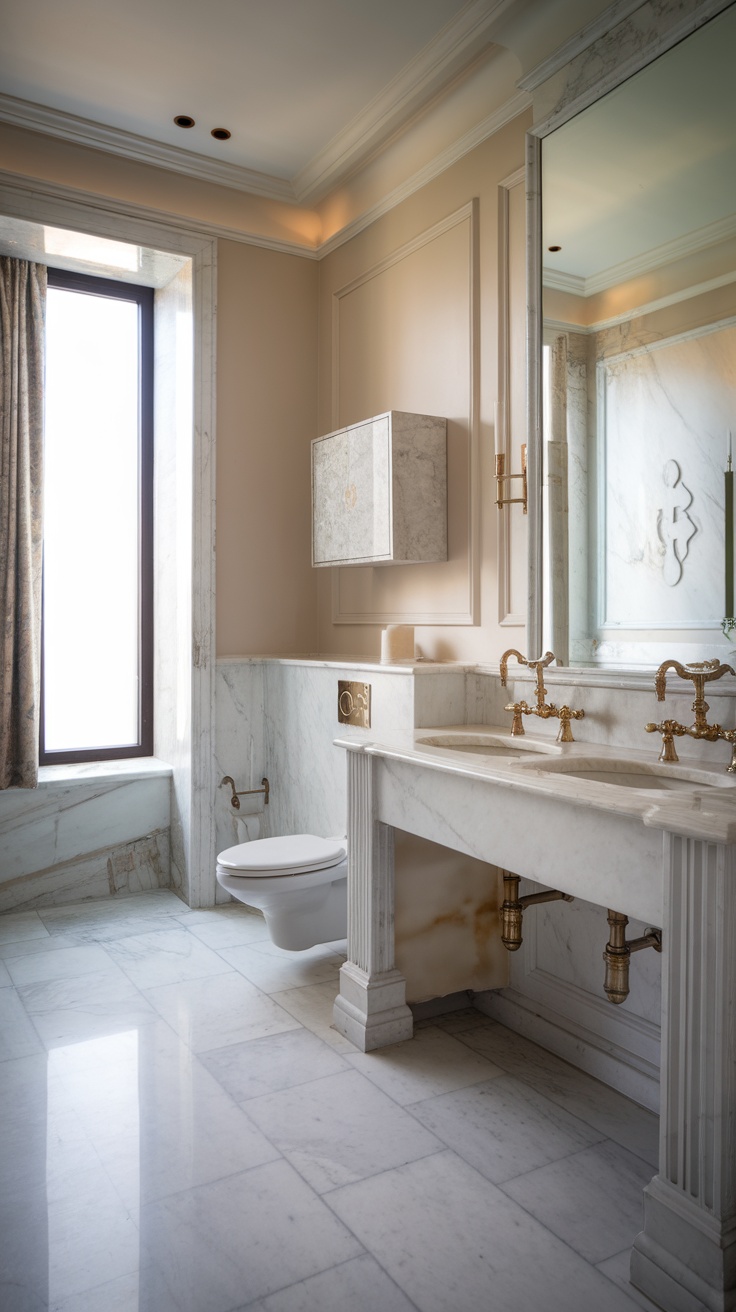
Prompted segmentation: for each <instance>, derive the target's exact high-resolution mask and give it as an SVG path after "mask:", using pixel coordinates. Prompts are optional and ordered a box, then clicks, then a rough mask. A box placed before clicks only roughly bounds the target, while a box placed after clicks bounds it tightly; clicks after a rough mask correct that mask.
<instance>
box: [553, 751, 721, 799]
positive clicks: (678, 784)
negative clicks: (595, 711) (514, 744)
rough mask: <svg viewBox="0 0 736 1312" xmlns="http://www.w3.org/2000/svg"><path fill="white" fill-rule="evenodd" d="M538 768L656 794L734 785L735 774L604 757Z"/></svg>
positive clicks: (556, 763) (574, 777) (566, 761)
mask: <svg viewBox="0 0 736 1312" xmlns="http://www.w3.org/2000/svg"><path fill="white" fill-rule="evenodd" d="M536 768H537V769H538V770H541V771H544V772H545V773H550V774H553V773H554V774H565V775H567V776H568V778H571V779H589V780H590V781H591V782H592V783H598V784H610V785H612V786H613V787H614V788H636V789H646V790H647V791H648V792H657V793H692V792H693V791H694V790H696V789H701V788H733V787H734V785H736V775H731V774H726V773H725V770H724V771H723V773H721V774H717V773H716V772H715V771H714V770H700V769H693V768H692V767H689V766H682V765H660V764H659V763H658V762H656V763H655V762H652V763H651V765H650V764H648V763H647V762H645V761H625V760H621V761H611V760H605V759H598V760H592V759H591V758H585V759H584V760H578V761H575V760H561V761H545V762H543V763H537V767H536Z"/></svg>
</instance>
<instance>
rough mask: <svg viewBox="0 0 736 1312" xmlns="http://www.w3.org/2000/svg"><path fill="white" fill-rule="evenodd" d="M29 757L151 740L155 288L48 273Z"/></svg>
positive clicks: (113, 753)
mask: <svg viewBox="0 0 736 1312" xmlns="http://www.w3.org/2000/svg"><path fill="white" fill-rule="evenodd" d="M45 409H46V418H45V425H46V439H45V470H44V582H43V597H44V599H43V642H42V647H43V663H42V723H41V750H40V761H41V763H42V764H44V765H52V764H54V763H57V762H58V763H61V762H70V761H92V760H109V759H114V758H119V757H128V756H145V755H150V754H151V753H152V750H153V677H152V676H153V669H152V666H153V550H152V547H153V291H152V289H151V288H149V287H137V286H132V285H130V284H128V283H120V282H110V281H107V280H106V279H102V278H91V277H88V276H86V275H84V274H76V273H67V272H63V271H61V270H57V269H49V289H48V301H47V309H46V396H45Z"/></svg>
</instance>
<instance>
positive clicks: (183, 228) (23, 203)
mask: <svg viewBox="0 0 736 1312" xmlns="http://www.w3.org/2000/svg"><path fill="white" fill-rule="evenodd" d="M0 191H2V193H3V195H2V198H1V201H2V205H3V213H4V214H8V215H10V216H11V217H13V218H18V219H27V220H30V221H37V219H36V205H37V201H38V198H39V196H41V197H48V198H49V199H51V200H54V201H59V202H63V203H65V204H66V205H68V207H69V214H68V218H67V219H66V221H62V220H61V219H59V221H58V225H57V226H59V227H70V228H73V229H75V230H76V229H77V228H79V230H80V231H82V232H94V233H95V234H97V235H106V232H107V229H106V228H104V230H101V229H100V228H99V226H94V227H90V226H89V222H88V218H89V213H90V211H91V210H94V211H96V213H97V214H98V215H99V216H100V217H101V218H102V219H103V224H104V218H105V216H107V215H114V216H115V217H116V218H118V217H120V216H121V215H124V216H125V217H126V218H131V219H138V220H140V222H141V223H145V224H147V225H150V226H151V229H152V233H151V234H149V235H148V236H147V237H146V239H145V241H146V243H147V244H148V245H151V246H154V247H155V245H156V237H155V232H154V231H153V230H155V228H156V227H157V226H158V227H161V228H166V229H169V230H170V229H172V228H176V229H177V231H180V232H186V233H189V234H191V236H193V237H202V238H212V237H220V238H224V239H225V240H227V241H238V242H243V243H244V244H245V245H246V246H262V247H263V248H264V249H265V250H269V251H280V252H281V253H282V254H284V255H299V256H301V258H302V259H306V260H317V259H319V250H318V248H317V247H315V246H306V245H303V244H302V243H300V242H297V241H285V240H284V239H283V238H275V237H268V236H266V235H265V234H263V233H259V232H249V231H247V230H246V229H242V228H229V227H227V226H226V225H225V224H222V223H212V222H210V221H209V220H207V219H197V218H193V217H190V216H188V215H183V214H179V213H174V212H173V211H169V210H159V209H154V207H153V206H151V205H141V204H139V203H137V202H136V201H130V200H120V199H118V198H116V197H113V196H105V195H102V194H101V193H99V192H92V191H85V190H83V189H81V188H77V187H70V186H66V185H64V184H63V183H55V182H49V181H48V180H47V179H46V178H33V177H29V176H27V175H26V174H22V175H21V174H18V173H10V172H8V171H6V170H4V169H0ZM11 198H12V199H11ZM80 206H83V207H84V210H83V211H82V210H81V209H79V208H78V207H80ZM85 220H87V221H85ZM126 240H127V239H126ZM161 240H162V241H163V240H164V239H163V238H162V239H161ZM162 249H164V250H169V249H170V247H168V246H166V245H164V246H163V247H162Z"/></svg>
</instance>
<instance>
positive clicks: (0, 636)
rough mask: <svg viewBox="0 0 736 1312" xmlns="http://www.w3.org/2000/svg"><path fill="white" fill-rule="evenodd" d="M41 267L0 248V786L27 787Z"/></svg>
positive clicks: (36, 695)
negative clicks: (0, 254)
mask: <svg viewBox="0 0 736 1312" xmlns="http://www.w3.org/2000/svg"><path fill="white" fill-rule="evenodd" d="M45 307H46V268H45V266H44V265H38V264H30V263H29V262H28V261H27V260H14V259H10V258H9V257H7V256H0V352H1V354H0V788H10V787H16V788H35V787H36V784H37V783H38V733H39V711H40V671H41V564H42V547H43V537H42V493H43V482H42V464H43V361H44V314H45Z"/></svg>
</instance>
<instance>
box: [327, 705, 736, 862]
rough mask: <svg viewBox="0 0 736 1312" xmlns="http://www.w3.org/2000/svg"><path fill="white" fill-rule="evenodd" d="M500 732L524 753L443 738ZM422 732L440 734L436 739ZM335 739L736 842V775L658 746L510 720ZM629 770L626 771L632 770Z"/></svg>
mask: <svg viewBox="0 0 736 1312" xmlns="http://www.w3.org/2000/svg"><path fill="white" fill-rule="evenodd" d="M488 735H493V737H494V739H496V741H497V745H503V746H505V747H508V749H509V750H511V751H514V752H515V753H516V752H518V753H519V755H518V757H513V758H512V757H503V756H491V755H489V756H484V755H483V754H482V753H479V754H476V753H468V752H467V751H461V750H458V749H457V747H456V748H454V749H453V747H451V746H441V745H440V742H441V740H442V738H443V737H444V738H448V737H454V738H456V739H458V738H462V739H463V740H465V741H466V742H467V743H468V744H473V740H474V739H476V740H477V739H479V738H481V737H483V736H488ZM422 739H434V740H435V741H434V743H433V744H429V743H427V742H422V741H421V740H422ZM335 745H336V746H338V747H343V748H345V749H346V750H348V751H352V752H356V751H360V752H365V753H367V754H370V755H374V756H379V757H383V758H385V759H387V760H392V761H402V762H406V763H408V764H413V765H416V766H418V767H421V768H422V769H425V770H426V769H428V770H438V771H441V772H443V773H445V774H453V775H456V776H460V777H465V778H468V779H473V780H487V781H488V783H489V784H492V785H495V786H498V787H501V788H512V789H515V790H520V791H522V792H524V793H529V794H536V795H538V796H544V797H547V798H549V797H555V798H557V799H558V800H559V801H560V802H562V803H564V804H565V805H566V806H573V807H578V808H586V809H593V810H600V811H605V812H607V813H608V814H613V815H621V816H628V817H632V818H634V819H636V818H638V819H640V820H641V822H642V824H643V825H646V826H649V827H651V828H655V829H662V830H666V831H667V832H669V833H674V834H679V835H681V836H684V837H688V838H696V839H704V840H706V841H709V842H714V843H734V842H736V792H735V791H734V789H736V775H730V774H727V773H726V772H725V770H724V769H722V768H721V769H719V770H713V769H707V768H703V767H702V766H700V765H694V764H693V763H692V762H680V763H679V764H677V765H674V764H673V765H659V763H658V762H657V750H658V747H659V739H657V740H656V742H655V743H654V748H656V750H652V749H651V748H650V749H649V750H646V749H641V748H625V749H624V748H613V747H604V746H598V745H595V744H592V743H585V742H574V743H562V744H558V743H556V742H555V741H554V740H552V739H550V738H548V737H541V736H535V735H533V734H529V733H526V734H525V735H524V736H523V737H521V738H519V737H516V738H512V736H511V734H510V732H509V728H508V725H505V726H503V727H498V726H494V725H488V724H483V725H454V726H453V725H442V726H441V727H438V728H421V729H415V730H414V732H413V735H411V736H409V735H407V734H404V735H399V734H397V735H396V736H395V737H392V739H391V740H390V741H383V742H376V741H371V740H369V739H367V738H364V737H363V738H357V737H356V736H352V735H351V736H347V735H346V736H345V737H340V738H336V739H335ZM565 764H570V765H572V766H573V768H574V769H576V770H579V771H586V770H590V771H594V772H598V773H603V772H606V771H610V770H613V771H615V770H616V768H618V770H619V771H621V770H624V767H625V766H626V765H628V766H629V767H630V771H631V772H633V773H636V771H637V770H639V771H642V770H643V771H645V772H646V773H651V774H652V776H653V778H654V779H655V780H656V774H657V773H658V772H660V771H661V773H662V775H663V776H666V777H667V778H668V779H671V780H676V781H678V782H679V783H680V787H679V788H678V791H670V790H665V789H664V788H663V789H662V790H659V789H657V788H656V787H641V788H640V787H632V786H622V785H620V784H615V783H611V782H604V781H600V780H596V779H586V778H579V777H576V776H574V775H569V774H565V773H564V767H565ZM624 772H625V770H624Z"/></svg>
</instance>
